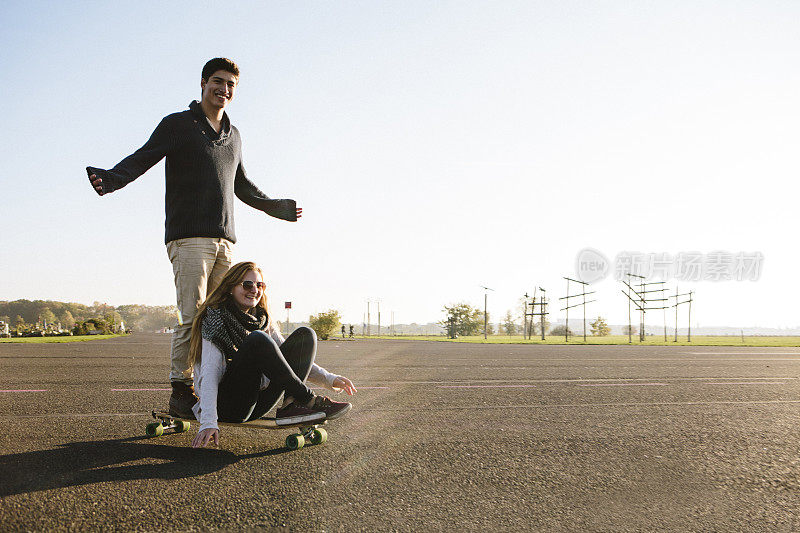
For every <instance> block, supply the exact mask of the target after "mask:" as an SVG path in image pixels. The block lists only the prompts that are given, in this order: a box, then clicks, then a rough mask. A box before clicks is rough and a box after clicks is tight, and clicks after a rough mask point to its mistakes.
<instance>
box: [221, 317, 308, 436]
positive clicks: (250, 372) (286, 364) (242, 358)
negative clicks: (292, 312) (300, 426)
mask: <svg viewBox="0 0 800 533" xmlns="http://www.w3.org/2000/svg"><path fill="white" fill-rule="evenodd" d="M316 355H317V335H316V333H314V330H313V329H311V328H307V327H300V328H297V329H296V330H295V331H294V332H293V333H292V334H291V335H289V337H287V339H286V341H284V343H283V344H282V345H281V346H280V347H278V344H277V343H276V342H275V341H274V340H273V339H272V337H270V336H269V335H268V334H266V333H265V332H263V331H258V330H256V331H254V332H252V333H251V334H250V335H248V336H247V338H246V339H245V341H244V343H242V346H241V347H240V348H239V350H238V351H237V352H236V354H234V358H233V361H230V362H228V367H227V369H226V370H225V374H224V375H223V376H222V380H221V381H220V383H219V392H218V393H217V416H218V417H219V420H220V421H222V422H245V421H247V420H254V419H256V418H260V417H262V416H264V414H265V413H266V412H267V411H269V410H270V409H272V408H273V407H274V406H275V404H276V403H277V402H278V399H279V398H280V396H281V393H283V392H284V391H285V392H286V395H287V396H292V397H294V399H295V400H297V401H298V402H306V401H308V400H310V399H311V398H312V397H313V396H314V393H312V392H311V389H309V388H308V387H307V386H306V384H305V381H306V378H308V373H309V372H310V371H311V365H312V364H313V363H314V358H315V357H316ZM262 374H263V375H265V376H267V378H269V386H268V387H267V388H266V389H264V390H260V388H261V375H262Z"/></svg>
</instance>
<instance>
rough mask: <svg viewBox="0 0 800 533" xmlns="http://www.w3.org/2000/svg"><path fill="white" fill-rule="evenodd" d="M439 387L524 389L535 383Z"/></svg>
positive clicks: (447, 386)
mask: <svg viewBox="0 0 800 533" xmlns="http://www.w3.org/2000/svg"><path fill="white" fill-rule="evenodd" d="M437 387H439V388H440V389H525V388H531V387H536V385H437Z"/></svg>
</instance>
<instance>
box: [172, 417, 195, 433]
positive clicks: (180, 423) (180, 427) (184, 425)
mask: <svg viewBox="0 0 800 533" xmlns="http://www.w3.org/2000/svg"><path fill="white" fill-rule="evenodd" d="M191 426H192V424H191V423H189V422H187V421H186V420H176V421H175V432H176V433H183V432H184V431H189V428H190V427H191Z"/></svg>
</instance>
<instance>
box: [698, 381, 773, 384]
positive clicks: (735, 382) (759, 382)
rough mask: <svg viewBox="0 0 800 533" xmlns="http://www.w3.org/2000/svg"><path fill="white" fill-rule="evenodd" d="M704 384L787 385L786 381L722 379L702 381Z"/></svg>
mask: <svg viewBox="0 0 800 533" xmlns="http://www.w3.org/2000/svg"><path fill="white" fill-rule="evenodd" d="M701 384H702V385H786V382H785V381H731V382H729V383H723V382H720V381H708V382H702V383H701Z"/></svg>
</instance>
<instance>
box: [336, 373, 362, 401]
mask: <svg viewBox="0 0 800 533" xmlns="http://www.w3.org/2000/svg"><path fill="white" fill-rule="evenodd" d="M333 390H335V391H336V392H341V391H345V392H346V393H347V394H349V395H350V396H352V395H353V394H355V393H356V392H358V391H357V390H356V387H355V385H353V382H352V381H350V380H349V379H347V378H346V377H344V376H338V377H337V378H336V379H334V380H333Z"/></svg>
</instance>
